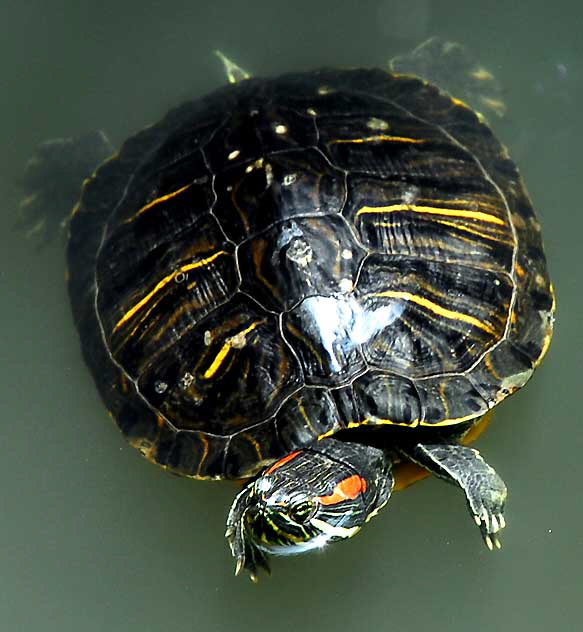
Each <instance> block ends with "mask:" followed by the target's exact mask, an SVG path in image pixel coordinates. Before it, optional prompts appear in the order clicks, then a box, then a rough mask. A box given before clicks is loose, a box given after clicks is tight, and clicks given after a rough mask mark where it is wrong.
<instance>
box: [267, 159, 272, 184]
mask: <svg viewBox="0 0 583 632" xmlns="http://www.w3.org/2000/svg"><path fill="white" fill-rule="evenodd" d="M265 182H266V185H267V186H268V187H270V186H271V183H272V182H273V167H272V166H271V165H270V164H269V163H268V162H266V163H265Z"/></svg>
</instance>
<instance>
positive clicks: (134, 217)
mask: <svg viewBox="0 0 583 632" xmlns="http://www.w3.org/2000/svg"><path fill="white" fill-rule="evenodd" d="M191 186H192V183H191V184H187V185H186V186H184V187H181V188H180V189H178V190H177V191H173V192H172V193H168V194H167V195H163V196H162V197H159V198H156V199H155V200H152V201H151V202H148V204H146V205H145V206H142V208H141V209H140V210H139V211H138V212H137V213H136V214H135V215H132V217H130V218H129V219H126V221H125V223H126V224H127V223H128V222H132V221H133V220H134V219H136V217H139V216H140V215H142V213H145V212H146V211H148V210H149V209H151V208H152V207H153V206H156V205H158V204H160V203H161V202H165V201H166V200H170V199H171V198H173V197H176V196H177V195H180V194H181V193H182V192H183V191H186V189H189V188H190V187H191Z"/></svg>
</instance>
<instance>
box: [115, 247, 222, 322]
mask: <svg viewBox="0 0 583 632" xmlns="http://www.w3.org/2000/svg"><path fill="white" fill-rule="evenodd" d="M226 254H227V253H226V252H225V251H224V250H219V252H215V253H214V254H213V255H211V256H210V257H206V259H200V260H199V261H195V262H194V263H187V264H186V265H183V266H181V267H180V268H178V270H174V271H173V272H172V274H169V275H168V276H165V277H164V278H163V279H162V280H161V281H159V282H158V283H157V285H156V287H155V288H154V289H153V290H152V291H151V292H148V294H146V296H144V298H142V299H141V300H140V301H138V302H137V303H136V304H135V305H134V306H133V307H132V308H131V309H129V310H128V311H127V312H126V313H125V314H124V315H123V316H122V317H121V318H120V320H119V321H118V322H117V323H116V325H115V327H114V328H113V331H114V332H115V331H116V330H117V329H119V328H120V327H121V326H122V325H123V324H124V323H125V322H127V321H128V320H129V319H130V318H132V316H133V315H134V314H135V313H136V312H137V311H138V310H140V309H141V308H142V307H143V306H144V305H145V304H146V303H147V302H148V301H149V300H150V299H151V298H152V297H153V296H154V295H155V294H156V293H157V292H159V291H160V290H161V289H162V288H163V287H165V286H166V285H168V283H170V281H172V279H174V277H175V276H176V274H178V273H179V272H188V271H189V270H194V269H195V268H200V267H202V266H206V265H207V264H209V263H211V262H212V261H214V260H215V259H216V258H217V257H220V256H221V255H226Z"/></svg>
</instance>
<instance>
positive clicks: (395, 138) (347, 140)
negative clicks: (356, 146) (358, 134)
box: [330, 134, 427, 144]
mask: <svg viewBox="0 0 583 632" xmlns="http://www.w3.org/2000/svg"><path fill="white" fill-rule="evenodd" d="M386 140H387V141H391V142H394V143H425V142H427V141H426V140H424V139H422V138H409V137H408V136H391V135H390V134H376V135H375V136H365V137H363V138H335V139H334V140H331V141H330V144H332V143H374V142H378V141H386Z"/></svg>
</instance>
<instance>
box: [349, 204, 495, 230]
mask: <svg viewBox="0 0 583 632" xmlns="http://www.w3.org/2000/svg"><path fill="white" fill-rule="evenodd" d="M399 211H405V212H410V213H427V214H429V215H447V216H451V217H463V218H466V219H475V220H478V221H482V222H488V223H490V224H499V225H501V226H504V220H502V219H500V218H499V217H496V215H491V214H490V213H482V211H470V210H467V209H461V208H438V207H435V206H416V205H415V204H391V205H390V206H363V207H362V208H360V209H359V210H358V211H357V213H356V216H357V217H358V215H363V214H365V213H396V212H399Z"/></svg>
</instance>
